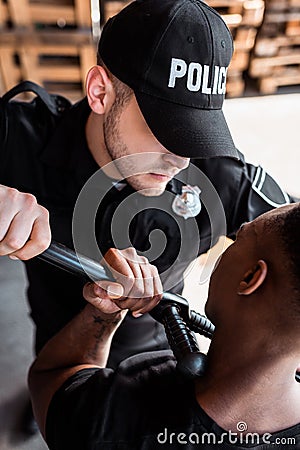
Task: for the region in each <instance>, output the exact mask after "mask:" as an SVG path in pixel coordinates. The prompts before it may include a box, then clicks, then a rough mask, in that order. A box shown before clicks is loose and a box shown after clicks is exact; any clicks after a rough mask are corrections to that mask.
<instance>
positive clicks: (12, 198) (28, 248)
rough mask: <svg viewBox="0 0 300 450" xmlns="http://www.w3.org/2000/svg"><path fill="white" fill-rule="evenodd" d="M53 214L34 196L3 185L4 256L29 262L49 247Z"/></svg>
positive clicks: (0, 238) (0, 234)
mask: <svg viewBox="0 0 300 450" xmlns="http://www.w3.org/2000/svg"><path fill="white" fill-rule="evenodd" d="M50 241H51V231H50V225H49V213H48V211H47V209H45V208H44V207H43V206H40V205H39V204H38V203H37V201H36V198H35V197H34V195H32V194H26V193H23V192H19V191H18V190H17V189H13V188H10V187H7V186H3V185H0V256H4V255H8V256H10V257H11V258H12V259H14V258H19V259H22V260H27V259H30V258H33V257H34V256H37V255H39V254H40V253H42V252H43V251H44V250H46V248H48V247H49V245H50Z"/></svg>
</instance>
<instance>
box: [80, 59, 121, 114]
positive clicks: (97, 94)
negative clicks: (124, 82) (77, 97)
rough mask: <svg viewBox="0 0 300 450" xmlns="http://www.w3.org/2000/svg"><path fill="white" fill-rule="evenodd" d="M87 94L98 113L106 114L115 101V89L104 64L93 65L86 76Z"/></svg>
mask: <svg viewBox="0 0 300 450" xmlns="http://www.w3.org/2000/svg"><path fill="white" fill-rule="evenodd" d="M86 95H87V98H88V102H89V105H90V107H91V109H92V111H94V112H95V113H96V114H104V113H105V112H107V111H108V109H109V108H110V107H111V105H112V104H113V102H114V101H115V90H114V87H113V85H112V82H111V80H110V78H109V76H108V74H107V72H106V70H105V69H104V67H102V66H93V67H91V68H90V70H89V71H88V74H87V76H86Z"/></svg>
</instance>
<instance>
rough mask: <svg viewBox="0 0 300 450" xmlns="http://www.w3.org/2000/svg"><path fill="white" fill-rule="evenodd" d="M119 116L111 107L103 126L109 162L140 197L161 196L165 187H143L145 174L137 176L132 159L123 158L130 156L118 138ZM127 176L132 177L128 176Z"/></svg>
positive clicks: (115, 109) (116, 109)
mask: <svg viewBox="0 0 300 450" xmlns="http://www.w3.org/2000/svg"><path fill="white" fill-rule="evenodd" d="M119 115H120V112H119V111H118V108H117V107H116V108H114V105H113V107H112V108H111V110H110V111H109V113H108V115H107V117H106V119H105V121H104V124H103V134H104V144H105V146H106V151H107V153H108V154H109V156H110V158H111V160H112V161H114V162H115V164H116V167H117V169H118V171H119V172H120V173H121V175H122V176H123V177H124V179H126V181H127V182H128V184H130V186H132V187H133V189H134V190H135V191H137V192H138V193H139V194H140V195H143V196H146V197H157V196H159V195H162V194H163V192H164V191H165V188H166V186H164V187H148V186H145V184H144V183H143V181H142V180H141V177H143V176H146V175H147V174H146V173H145V174H137V168H136V167H135V165H134V158H124V157H125V156H128V155H130V152H129V150H128V147H127V145H126V144H124V142H122V139H121V137H120V133H119V129H118V126H117V124H118V120H119ZM145 157H146V155H145ZM119 158H124V159H122V162H120V161H119ZM128 174H133V175H132V176H128ZM135 174H136V175H135Z"/></svg>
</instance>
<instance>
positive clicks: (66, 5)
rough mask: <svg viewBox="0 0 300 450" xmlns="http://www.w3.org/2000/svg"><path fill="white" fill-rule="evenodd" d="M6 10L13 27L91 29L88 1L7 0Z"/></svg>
mask: <svg viewBox="0 0 300 450" xmlns="http://www.w3.org/2000/svg"><path fill="white" fill-rule="evenodd" d="M7 9H8V13H9V18H10V20H11V23H12V26H13V27H27V28H28V27H33V28H34V27H36V26H42V25H56V26H58V27H60V28H63V27H65V26H73V27H77V28H91V8H90V1H88V0H86V1H82V0H7Z"/></svg>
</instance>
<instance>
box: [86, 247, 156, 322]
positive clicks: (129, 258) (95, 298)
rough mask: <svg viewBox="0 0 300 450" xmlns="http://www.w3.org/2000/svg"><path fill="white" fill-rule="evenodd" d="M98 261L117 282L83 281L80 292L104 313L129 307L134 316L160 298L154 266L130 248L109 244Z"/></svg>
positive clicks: (144, 310)
mask: <svg viewBox="0 0 300 450" xmlns="http://www.w3.org/2000/svg"><path fill="white" fill-rule="evenodd" d="M102 264H106V265H107V266H108V267H109V269H110V271H111V273H112V274H113V276H114V277H115V279H116V281H117V283H113V282H109V281H99V282H97V283H87V284H86V285H85V286H84V289H83V296H84V298H85V299H86V300H87V301H88V302H89V303H91V304H92V305H93V306H94V307H96V308H97V309H98V310H99V311H100V312H101V313H103V314H104V315H107V314H108V315H111V314H116V313H118V312H120V311H121V310H130V311H131V312H132V315H133V316H134V317H139V316H140V315H141V314H144V313H146V312H149V311H150V310H151V309H152V308H154V306H156V305H157V303H158V302H159V301H160V300H161V296H162V284H161V281H160V277H159V274H158V271H157V268H156V267H155V266H153V265H152V264H150V263H149V261H148V260H147V258H145V257H144V256H139V255H138V254H137V253H136V250H135V249H134V248H132V247H130V248H127V249H125V250H117V249H115V248H111V249H109V250H108V252H107V253H106V254H105V256H104V260H103V261H102Z"/></svg>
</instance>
